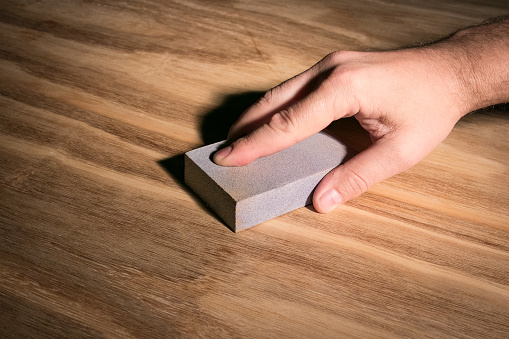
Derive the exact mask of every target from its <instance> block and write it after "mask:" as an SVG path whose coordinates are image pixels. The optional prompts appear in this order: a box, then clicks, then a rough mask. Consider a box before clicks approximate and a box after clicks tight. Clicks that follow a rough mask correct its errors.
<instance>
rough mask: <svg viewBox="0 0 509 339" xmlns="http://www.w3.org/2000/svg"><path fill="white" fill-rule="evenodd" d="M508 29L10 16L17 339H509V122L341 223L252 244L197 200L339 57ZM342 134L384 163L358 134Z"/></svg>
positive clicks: (44, 6) (457, 135)
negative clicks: (238, 126) (238, 137)
mask: <svg viewBox="0 0 509 339" xmlns="http://www.w3.org/2000/svg"><path fill="white" fill-rule="evenodd" d="M508 11H509V3H508V2H507V1H495V0H492V1H482V0H469V1H459V0H441V1H424V0H423V1H411V2H409V1H367V0H366V1H353V0H352V1H326V0H323V1H289V0H286V1H157V0H152V1H148V0H147V1H144V0H133V1H18V0H12V1H8V0H3V1H2V2H1V4H0V180H1V186H0V187H1V188H0V189H1V198H0V337H2V338H58V337H62V338H80V337H93V338H97V337H107V338H161V337H167V338H175V337H188V338H195V337H206V338H220V337H232V338H246V337H249V338H280V337H283V338H341V337H347V338H380V337H391V338H409V337H411V338H430V337H435V338H448V337H450V338H507V337H509V160H508V159H509V141H508V138H507V137H508V135H509V116H508V114H507V112H504V109H505V107H504V106H501V107H496V108H493V109H490V110H486V111H481V112H478V113H475V114H471V115H468V116H466V117H465V118H463V119H462V120H461V121H460V122H459V123H458V124H457V126H456V127H455V129H454V130H453V132H452V133H451V135H450V136H449V137H448V138H447V139H446V140H445V141H444V142H443V143H442V144H441V145H440V146H439V147H438V148H437V149H436V150H435V151H434V152H433V153H432V154H430V155H429V156H428V157H427V158H426V159H425V160H424V161H422V162H421V163H420V164H419V165H417V166H415V167H414V168H412V169H410V170H408V171H406V172H404V173H402V174H400V175H398V176H395V177H393V178H391V179H389V180H386V181H384V182H382V183H381V184H379V185H376V186H375V187H374V188H372V189H371V190H369V192H367V193H366V194H364V195H362V196H361V197H359V198H357V199H355V200H353V201H351V202H348V203H347V204H345V205H344V206H342V207H341V208H339V209H338V210H337V211H335V212H333V213H331V214H328V215H319V214H318V213H316V212H314V211H313V209H312V208H301V209H298V210H296V211H294V212H291V213H289V214H286V215H284V216H281V217H278V218H276V219H274V220H271V221H268V222H266V223H264V224H262V225H259V226H257V227H254V228H252V229H250V230H246V231H244V232H242V233H238V234H234V233H232V232H231V231H230V230H229V229H228V228H227V227H226V226H225V225H223V224H222V223H221V222H220V221H219V220H218V219H217V218H216V217H215V216H214V215H213V214H212V213H211V212H210V211H209V210H208V209H207V208H206V207H205V206H203V204H202V203H201V202H200V201H199V200H198V199H197V198H196V197H195V196H194V195H193V194H192V193H191V192H190V191H189V190H188V189H187V188H186V187H185V186H184V185H183V183H182V175H183V169H182V159H183V158H182V157H181V155H182V154H183V153H184V152H186V151H188V150H190V149H193V148H196V147H198V146H201V145H203V144H208V143H211V142H213V141H217V140H220V139H222V138H224V137H225V135H226V131H227V129H228V127H229V124H230V123H231V122H232V120H233V119H234V118H235V116H237V115H238V114H239V113H240V112H241V111H242V109H243V108H245V107H247V106H248V105H249V104H250V103H252V102H253V101H254V100H255V99H256V97H257V96H258V95H260V93H261V92H263V91H265V90H267V89H268V88H270V87H272V86H274V85H276V84H278V83H279V82H281V81H283V80H285V79H286V78H288V77H291V76H293V75H295V74H297V73H299V72H301V71H303V70H304V69H306V68H308V67H310V66H311V65H312V64H313V63H315V62H317V61H318V60H319V59H320V58H322V57H323V56H324V55H326V54H327V53H329V52H331V51H333V50H337V49H356V50H373V49H384V48H395V47H400V46H405V45H409V44H415V43H419V42H427V41H430V40H433V39H436V38H438V37H440V36H442V35H443V34H447V33H449V32H451V31H453V30H456V29H459V28H461V27H463V26H466V25H469V24H474V23H477V22H480V21H482V20H484V19H486V18H489V17H492V16H496V15H500V14H503V13H506V12H508ZM331 129H332V130H335V131H337V132H338V133H339V134H340V135H341V137H342V138H343V139H344V141H345V142H347V143H349V145H350V146H351V147H354V148H357V149H362V148H363V147H365V146H366V143H367V140H366V138H365V135H364V134H363V133H362V132H361V131H360V130H359V127H358V126H357V125H356V124H355V122H354V121H352V120H345V121H341V122H339V123H337V124H335V125H334V126H332V128H331Z"/></svg>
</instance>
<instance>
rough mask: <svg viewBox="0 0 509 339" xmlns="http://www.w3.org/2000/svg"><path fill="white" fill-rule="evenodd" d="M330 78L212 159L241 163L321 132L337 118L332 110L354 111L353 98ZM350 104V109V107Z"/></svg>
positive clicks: (230, 164)
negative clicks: (334, 84)
mask: <svg viewBox="0 0 509 339" xmlns="http://www.w3.org/2000/svg"><path fill="white" fill-rule="evenodd" d="M336 87H337V86H333V84H332V83H331V81H327V79H325V80H322V81H321V82H320V84H319V85H318V86H317V88H316V89H315V90H314V91H312V92H311V93H309V94H307V95H306V96H305V97H304V98H302V99H301V100H299V101H298V102H296V103H294V104H292V105H290V106H289V107H287V108H286V109H283V110H281V111H278V112H276V113H275V114H273V115H272V116H271V117H270V119H269V121H268V122H266V123H265V124H263V125H262V126H260V127H259V128H257V129H256V130H254V131H253V132H251V133H250V134H248V135H247V136H245V137H242V138H240V139H238V140H237V141H235V142H234V143H233V144H232V145H231V146H229V147H227V148H226V149H223V150H221V151H219V152H217V153H216V154H215V155H214V162H215V163H216V164H218V165H222V166H243V165H246V164H249V163H251V162H252V161H254V160H256V159H258V158H260V157H263V156H267V155H270V154H273V153H276V152H279V151H281V150H283V149H285V148H287V147H289V146H291V145H293V144H295V143H297V142H299V141H301V140H304V139H305V138H307V137H309V136H311V135H313V134H315V133H317V132H319V131H321V130H322V129H324V128H325V127H327V126H328V125H329V124H330V123H331V122H332V121H333V120H334V119H336V118H337V115H336V114H335V112H344V113H343V115H344V114H347V113H350V111H351V110H355V107H357V106H356V105H354V104H352V102H353V101H354V100H353V97H352V96H349V95H348V93H347V92H346V87H345V88H343V89H338V88H336ZM352 107H353V108H352Z"/></svg>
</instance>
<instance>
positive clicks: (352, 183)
mask: <svg viewBox="0 0 509 339" xmlns="http://www.w3.org/2000/svg"><path fill="white" fill-rule="evenodd" d="M345 183H346V189H347V191H348V193H349V194H348V195H349V196H351V197H352V198H353V197H356V196H358V195H360V194H362V193H364V192H366V191H367V190H368V188H369V187H370V186H371V185H370V181H369V180H368V179H367V178H366V177H364V176H363V175H361V174H359V173H357V172H355V171H353V170H347V172H346V175H345Z"/></svg>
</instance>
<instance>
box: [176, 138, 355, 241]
mask: <svg viewBox="0 0 509 339" xmlns="http://www.w3.org/2000/svg"><path fill="white" fill-rule="evenodd" d="M222 145H224V141H221V142H217V143H215V144H211V145H208V146H204V147H201V148H198V149H195V150H192V151H189V152H187V153H186V155H185V182H186V184H187V185H188V186H189V187H190V188H191V189H192V190H193V191H194V192H196V194H197V195H198V196H199V197H200V198H201V199H203V201H205V203H206V204H207V205H208V206H209V207H210V208H212V210H214V212H216V213H217V215H218V216H219V217H220V218H221V219H223V221H224V222H225V223H226V224H227V225H228V226H229V227H230V228H231V229H232V230H233V231H234V232H238V231H240V230H243V229H246V228H248V227H251V226H254V225H257V224H260V223H262V222H264V221H267V220H269V219H272V218H275V217H277V216H279V215H282V214H285V213H287V212H290V211H292V210H294V209H297V208H299V207H303V206H305V205H307V204H310V203H311V201H312V193H313V190H314V189H315V187H316V185H317V184H318V183H319V182H320V180H321V179H322V178H323V177H324V176H325V175H326V174H327V173H328V172H329V171H330V170H331V169H333V168H334V167H336V166H338V165H339V164H340V163H341V162H342V161H343V159H344V158H345V156H346V154H347V147H346V146H345V145H344V144H342V143H340V142H339V141H338V140H337V139H336V138H334V137H333V136H331V135H329V134H328V133H327V132H320V133H317V134H315V135H313V136H311V137H309V138H307V139H305V140H303V141H301V142H299V143H297V144H295V145H293V146H292V147H290V148H287V149H285V150H283V151H281V152H278V153H276V154H272V155H269V156H267V157H263V158H260V159H257V160H255V161H254V162H252V163H251V164H249V165H246V166H242V167H223V166H219V165H216V164H215V163H214V162H213V161H212V160H211V159H212V155H213V154H214V153H215V152H216V151H217V150H219V148H220V147H221V146H222Z"/></svg>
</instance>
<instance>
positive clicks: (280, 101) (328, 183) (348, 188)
mask: <svg viewBox="0 0 509 339" xmlns="http://www.w3.org/2000/svg"><path fill="white" fill-rule="evenodd" d="M507 101H509V16H503V17H498V18H494V19H490V20H489V21H488V22H485V23H483V24H481V25H478V26H474V27H470V28H467V29H464V30H461V31H459V32H456V33H454V34H452V35H451V36H449V37H447V38H445V39H442V40H440V41H438V42H436V43H433V44H429V45H426V46H422V47H418V48H410V49H402V50H396V51H386V52H350V51H346V52H345V51H341V52H334V53H331V54H329V55H328V56H326V57H325V58H324V59H322V60H321V61H320V62H318V63H317V64H316V65H314V66H313V67H311V68H310V69H308V70H306V71H305V72H303V73H301V74H299V75H297V76H295V77H293V78H291V79H289V80H287V81H285V82H283V83H282V84H280V85H278V86H276V87H274V88H273V89H271V90H270V91H268V92H267V93H266V94H265V95H264V96H263V97H262V98H261V99H260V100H259V101H258V102H257V103H255V104H254V105H253V106H251V107H250V108H248V109H247V110H246V111H245V112H244V113H243V114H242V115H241V117H240V118H239V120H238V121H237V122H236V123H235V124H234V125H233V126H232V127H231V129H230V133H229V135H228V139H230V140H235V141H234V142H233V143H232V144H231V145H230V146H229V147H227V148H224V149H222V150H220V151H218V152H217V153H216V154H215V155H214V162H215V163H217V164H218V165H222V166H243V165H247V164H249V163H251V162H252V161H254V160H256V159H258V158H260V157H263V156H267V155H270V154H273V153H276V152H278V151H281V150H283V149H285V148H287V147H290V146H291V145H293V144H295V143H296V142H299V141H301V140H303V139H305V138H307V137H309V136H311V135H313V134H314V133H317V132H319V131H321V130H322V129H324V128H325V127H327V126H328V125H329V124H330V123H331V122H332V121H334V120H337V119H341V118H344V117H351V116H354V117H355V118H356V119H357V120H358V121H359V123H360V124H361V126H362V127H363V128H364V129H365V130H366V131H368V132H369V135H370V137H371V140H372V145H371V146H370V147H369V148H367V149H366V150H364V151H363V152H361V153H359V154H358V155H356V156H355V157H353V158H352V159H350V160H349V161H347V162H346V163H344V164H343V165H340V166H338V167H336V168H335V169H333V170H332V171H331V172H330V173H328V174H327V175H326V176H325V177H324V178H323V179H322V181H321V182H320V184H319V185H318V186H317V187H316V189H315V192H314V195H313V205H314V207H315V209H316V210H317V211H318V212H320V213H327V212H330V211H332V210H334V209H335V208H336V207H337V206H338V205H339V204H341V203H344V202H346V201H348V200H350V199H352V198H354V197H356V196H358V195H360V194H362V193H363V192H365V191H366V190H367V189H368V188H369V187H371V186H373V185H374V184H376V183H378V182H380V181H382V180H384V179H386V178H389V177H391V176H393V175H395V174H397V173H400V172H402V171H404V170H406V169H408V168H410V167H412V166H414V165H415V164H417V163H418V162H419V161H420V160H422V159H423V158H424V157H425V156H426V155H427V154H429V153H430V152H431V151H432V150H433V149H434V148H435V147H436V146H437V145H438V144H440V143H441V142H442V141H443V140H444V139H445V138H446V137H447V135H448V134H449V133H450V132H451V130H452V128H453V127H454V125H455V124H456V122H457V121H458V120H459V119H460V118H461V117H462V116H463V115H465V114H467V113H468V112H471V111H474V110H476V109H479V108H482V107H486V106H489V105H493V104H496V103H502V102H507Z"/></svg>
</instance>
